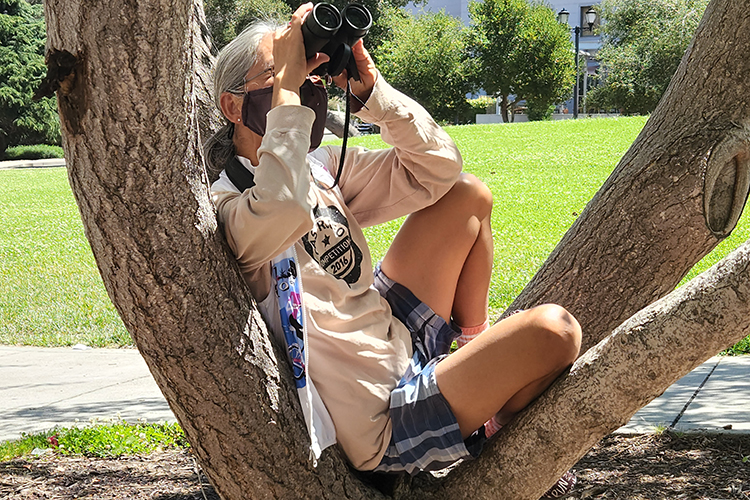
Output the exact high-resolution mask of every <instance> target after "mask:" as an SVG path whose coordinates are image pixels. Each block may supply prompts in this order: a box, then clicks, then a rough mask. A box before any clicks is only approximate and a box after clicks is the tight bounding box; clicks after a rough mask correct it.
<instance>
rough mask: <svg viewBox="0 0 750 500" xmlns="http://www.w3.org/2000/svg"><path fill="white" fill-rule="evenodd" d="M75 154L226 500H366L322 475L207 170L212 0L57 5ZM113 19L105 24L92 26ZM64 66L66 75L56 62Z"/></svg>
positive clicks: (139, 333)
mask: <svg viewBox="0 0 750 500" xmlns="http://www.w3.org/2000/svg"><path fill="white" fill-rule="evenodd" d="M45 8H46V19H47V23H48V33H49V38H48V44H49V45H48V46H49V47H50V49H51V51H52V52H51V53H50V62H51V63H54V61H58V60H64V59H65V57H64V54H65V53H66V52H67V53H69V54H72V55H73V56H74V57H73V58H72V60H73V61H74V64H73V65H72V67H71V68H69V69H72V70H73V73H72V74H71V76H69V77H68V78H67V80H64V81H63V82H62V83H61V88H60V90H59V91H58V96H59V110H60V119H61V126H62V129H63V137H64V140H63V146H64V148H65V156H66V159H67V165H68V173H69V179H70V183H71V186H72V188H73V192H74V194H75V196H76V200H77V202H78V206H79V208H80V211H81V216H82V218H83V222H84V226H85V230H86V236H87V238H88V240H89V242H90V244H91V248H92V250H93V253H94V257H95V258H96V262H97V265H98V267H99V270H100V272H101V274H102V278H103V279H104V283H105V285H106V288H107V292H108V294H109V296H110V298H111V299H112V302H113V303H114V304H115V306H116V307H117V310H118V312H119V313H120V316H121V317H122V319H123V321H124V323H125V325H126V327H127V328H128V331H129V332H130V333H131V335H132V336H133V339H134V340H135V343H136V345H137V347H138V349H139V351H140V352H141V353H142V354H143V357H144V358H145V360H146V362H147V364H148V366H149V368H150V370H151V373H152V374H153V376H154V378H155V380H156V382H157V384H158V385H159V387H160V388H161V390H162V392H163V393H164V396H165V398H166V399H167V401H168V402H169V404H170V407H171V409H172V410H173V412H174V414H175V416H176V417H177V420H178V421H179V422H180V424H181V425H182V427H183V429H184V430H185V433H186V434H187V436H188V439H189V440H190V442H191V444H192V445H193V448H194V450H195V451H196V453H197V455H198V458H199V460H200V463H201V465H202V466H203V468H204V470H205V471H206V473H207V474H208V476H209V477H210V478H211V481H212V483H213V484H214V486H215V487H216V490H217V491H218V493H219V494H220V495H221V496H222V498H225V499H241V498H242V499H244V498H254V499H255V498H258V499H260V498H278V497H285V498H289V497H295V496H296V497H298V498H331V499H339V498H363V497H366V496H367V497H370V496H372V495H373V494H372V492H371V491H369V489H367V488H366V487H364V486H363V485H362V484H361V483H360V482H358V481H353V480H352V478H351V477H350V473H349V471H348V469H347V467H346V465H345V464H344V462H343V461H342V460H341V458H340V457H339V455H338V454H336V453H327V454H326V455H325V456H324V457H323V459H322V460H321V462H320V464H319V466H318V467H317V468H313V467H312V465H311V463H310V462H309V461H308V450H307V443H308V442H309V441H308V437H307V432H306V430H305V426H304V421H303V418H302V413H301V410H300V408H299V402H298V400H297V395H296V391H295V390H294V384H293V382H291V381H292V380H293V378H292V376H291V373H290V372H289V370H288V368H287V365H286V363H285V362H284V361H282V362H281V363H278V362H277V360H278V359H281V360H285V355H284V354H283V353H282V352H280V351H279V352H277V351H275V350H274V349H273V347H272V345H271V343H270V340H269V336H268V335H267V334H266V331H265V328H264V326H263V324H262V320H261V319H260V316H259V315H258V313H257V312H256V310H255V307H254V304H252V300H251V296H250V294H249V293H248V290H247V289H246V286H245V285H244V282H243V281H242V279H241V277H240V275H239V271H238V269H237V267H236V265H235V264H234V258H233V257H232V256H231V252H230V251H229V250H228V247H227V245H226V244H225V242H224V238H223V236H222V234H221V232H220V231H219V230H218V227H217V221H216V217H215V213H214V209H213V206H212V203H211V201H210V198H209V194H208V189H207V179H206V173H205V169H204V168H203V164H202V158H201V142H200V141H201V138H205V137H207V134H206V133H205V132H202V128H201V127H200V124H201V122H202V121H204V120H203V118H205V121H208V117H210V113H207V114H203V113H202V112H201V109H211V108H212V107H213V104H212V103H211V100H210V98H209V95H210V93H209V92H208V89H207V85H208V82H209V80H210V79H209V76H208V74H207V69H208V65H209V64H210V62H211V61H210V56H209V51H208V49H207V46H206V40H205V39H204V38H203V37H204V36H205V33H207V31H206V27H205V22H204V20H203V19H202V9H201V7H200V4H198V3H192V2H189V1H188V2H186V1H184V0H174V1H171V2H170V1H162V2H155V1H153V2H149V1H142V2H128V1H122V2H114V3H113V2H87V1H85V0H48V1H47V2H46V4H45ZM94 19H96V20H106V21H104V22H98V21H97V22H92V21H91V20H94ZM52 66H54V64H52Z"/></svg>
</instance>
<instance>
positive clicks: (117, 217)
mask: <svg viewBox="0 0 750 500" xmlns="http://www.w3.org/2000/svg"><path fill="white" fill-rule="evenodd" d="M743 4H744V2H741V1H740V0H714V1H713V2H712V4H711V6H710V7H709V9H708V11H707V14H706V18H705V19H704V21H703V23H702V24H701V26H700V28H699V31H698V34H697V35H696V40H695V42H694V45H692V46H691V49H690V50H689V51H688V54H687V55H686V57H685V59H684V60H683V63H682V65H681V66H680V69H679V70H678V73H677V75H676V76H675V78H674V81H673V84H672V86H671V87H670V89H669V91H668V94H667V95H666V96H665V98H664V99H663V102H662V103H661V105H660V107H659V108H658V109H657V111H656V112H655V113H654V115H653V116H652V118H651V119H650V120H649V122H648V124H647V125H646V127H645V128H644V131H643V132H642V134H641V135H640V136H639V138H638V139H637V141H636V143H635V144H634V145H633V147H632V148H631V150H630V151H629V152H628V153H627V154H626V156H625V157H624V159H623V160H622V162H621V163H620V165H619V166H618V168H617V170H616V171H615V173H614V174H613V175H612V177H611V178H610V179H609V180H608V181H607V183H606V184H605V186H604V187H603V188H602V190H601V191H600V192H599V193H598V194H597V195H596V197H595V199H594V200H593V201H592V202H591V203H590V205H589V207H587V209H586V210H585V211H584V213H583V214H582V215H581V217H580V218H579V220H578V221H577V222H576V224H575V225H574V227H573V228H572V229H571V230H570V232H569V233H568V234H567V235H566V236H565V238H564V239H563V241H562V242H561V244H560V246H559V247H558V248H557V249H556V250H555V252H554V253H553V255H552V256H551V257H550V260H549V261H548V262H547V264H545V266H544V268H543V269H542V270H541V271H540V273H539V274H538V276H537V277H535V278H534V280H533V281H532V283H531V284H530V285H529V287H528V288H527V290H526V291H524V293H523V294H522V295H521V297H519V300H518V301H517V303H516V305H518V306H529V305H533V304H536V303H539V302H542V301H552V302H558V303H561V304H563V305H565V306H566V307H568V308H569V309H570V310H571V311H573V312H574V313H575V314H576V316H577V317H579V318H580V319H581V322H582V324H583V325H584V330H585V334H586V345H587V346H592V345H594V344H596V343H597V342H598V341H599V340H600V339H602V338H605V337H607V336H609V334H610V333H611V331H612V330H613V329H614V328H615V327H616V326H617V325H619V324H620V323H622V322H623V321H624V320H626V319H627V318H628V317H629V316H631V315H632V314H633V313H635V312H637V311H638V310H639V309H641V308H643V307H644V306H646V305H647V304H649V303H650V302H652V301H653V300H655V299H656V298H658V297H660V296H662V295H664V294H665V293H667V292H668V291H669V290H671V289H672V288H673V287H674V285H675V284H676V283H677V282H678V281H679V279H680V278H681V277H682V276H683V275H684V273H685V272H686V271H687V270H688V269H689V268H690V267H691V266H692V265H693V264H694V263H695V262H697V261H698V260H699V259H700V258H701V257H702V256H703V255H704V254H705V253H707V252H708V251H709V250H710V249H711V248H713V247H714V246H715V244H716V243H717V242H718V241H719V240H720V239H721V238H723V237H725V236H726V235H727V234H728V232H729V231H730V230H731V228H732V227H734V224H735V223H736V218H737V217H738V213H739V211H740V210H741V206H742V205H743V203H744V200H745V197H746V195H747V191H748V189H747V185H748V181H747V178H748V174H747V171H748V158H749V157H750V155H749V154H748V118H749V116H750V113H748V105H749V104H748V100H747V97H746V96H747V95H750V92H748V90H750V89H748V81H750V71H749V68H750V58H748V57H747V54H748V53H750V17H748V15H747V12H746V9H745V7H744V5H743ZM45 9H46V19H47V23H48V45H49V48H50V50H51V56H50V66H51V68H52V69H54V71H52V72H51V73H53V80H55V81H57V80H61V82H60V90H59V91H58V101H59V106H60V117H61V123H62V129H63V137H64V139H63V143H64V144H63V145H64V148H65V156H66V159H67V164H68V169H69V178H70V182H71V185H72V188H73V192H74V194H75V196H76V199H77V201H78V205H79V207H80V210H81V215H82V218H83V221H84V226H85V229H86V235H87V237H88V239H89V241H90V243H91V247H92V249H93V252H94V256H95V258H96V261H97V264H98V266H99V269H100V271H101V274H102V277H103V279H104V282H105V285H106V288H107V291H108V293H109V295H110V297H111V299H112V301H113V302H114V304H115V305H116V307H117V309H118V311H119V313H120V315H121V316H122V318H123V321H124V323H125V325H126V327H127V328H128V330H129V331H130V332H131V334H132V336H133V338H134V340H135V342H136V344H137V346H138V349H139V350H140V351H141V353H142V354H143V356H144V358H145V359H146V362H147V363H148V365H149V367H150V369H151V372H152V374H153V375H154V378H155V379H156V382H157V383H158V384H159V387H160V388H161V390H162V392H163V393H164V395H165V397H166V399H167V401H169V404H170V406H171V408H172V410H173V411H174V413H175V415H176V416H177V418H178V420H179V422H180V424H181V425H182V426H183V428H184V429H185V432H186V433H187V436H188V438H189V440H190V442H191V443H192V444H193V446H194V449H195V451H196V452H197V454H198V457H199V460H200V462H201V465H202V466H203V468H204V470H205V471H206V473H207V474H208V475H209V477H210V478H211V481H212V482H213V484H214V486H215V487H216V489H217V491H218V492H219V494H220V495H221V496H222V497H223V498H225V499H227V500H234V499H246V498H253V499H255V498H337V499H338V498H376V497H378V496H380V494H379V493H378V492H377V491H375V490H374V489H372V488H370V487H368V486H366V485H364V484H363V483H361V482H360V481H359V480H357V479H356V478H355V477H354V476H353V475H352V474H351V473H350V472H349V470H348V469H347V467H346V465H345V464H344V462H343V460H342V459H341V457H340V456H339V455H338V454H337V453H336V452H334V451H330V450H329V451H327V452H325V453H324V455H323V458H322V460H321V461H320V463H319V464H318V467H317V468H314V467H312V465H311V463H310V462H309V461H308V453H307V435H306V432H305V429H304V424H303V420H302V417H301V412H300V410H299V405H298V403H297V400H296V394H295V392H294V389H293V384H292V383H290V381H291V380H292V378H291V376H290V373H289V370H288V369H287V366H286V363H285V362H283V361H281V362H279V360H280V359H283V354H282V353H280V352H278V351H276V350H275V349H274V347H273V346H272V344H271V342H270V340H269V337H268V335H267V333H266V331H265V328H264V327H263V325H262V322H261V320H260V318H259V316H258V314H257V312H256V310H255V308H254V306H253V305H252V303H251V299H250V295H249V293H248V291H247V289H246V287H245V285H244V283H243V282H242V280H241V278H240V275H239V272H238V269H237V267H236V266H235V265H234V264H233V259H232V258H231V255H230V252H229V251H228V249H227V247H226V245H225V243H224V241H223V238H222V236H221V233H220V231H219V230H218V228H217V222H216V218H215V214H214V210H213V207H212V205H211V202H210V200H209V197H208V190H207V179H206V174H205V171H204V169H203V167H202V157H201V154H202V151H201V146H200V144H201V140H202V138H205V137H206V132H207V130H208V128H209V123H210V122H211V118H212V114H213V112H212V111H206V110H211V109H212V105H211V104H210V102H209V101H210V99H209V98H208V92H207V86H208V83H207V82H208V78H207V76H206V75H207V73H206V69H207V67H208V66H209V65H210V63H211V59H210V56H209V53H208V50H207V49H206V46H205V40H204V38H203V36H204V34H205V33H207V30H206V28H205V23H204V22H203V20H202V7H201V5H200V3H199V2H198V1H197V0H192V1H191V0H162V1H161V2H156V1H154V0H143V1H140V2H131V1H124V0H114V1H113V2H104V3H102V2H86V1H84V0H48V1H47V2H46V5H45ZM66 70H72V73H71V75H69V76H67V77H66V76H65V75H66V74H67V71H66ZM736 260H737V262H738V264H737V268H732V269H729V268H725V270H724V271H723V272H720V273H719V274H721V276H722V277H721V278H717V279H716V281H715V282H707V281H703V280H697V281H695V282H694V283H692V284H691V285H690V288H689V289H687V288H686V289H685V290H684V291H680V292H678V293H677V294H675V295H673V296H672V298H670V299H669V302H666V303H660V304H659V305H654V306H651V307H650V308H649V309H647V310H646V311H644V312H642V313H640V314H638V315H637V316H635V317H634V318H633V319H631V320H629V321H628V322H627V323H625V324H624V325H623V326H622V327H620V328H618V329H617V330H616V332H615V334H614V335H612V336H611V337H609V338H607V340H605V341H604V342H603V343H602V344H601V345H600V346H599V347H597V348H596V349H595V350H592V351H590V352H588V353H587V354H586V355H585V356H584V357H582V358H581V359H580V360H579V362H578V363H577V364H576V366H575V367H574V369H573V371H572V373H571V374H570V375H569V376H568V377H565V378H563V379H562V380H561V381H559V382H558V384H556V385H555V386H554V387H553V388H552V389H551V390H550V391H549V392H548V393H547V394H546V395H545V396H544V397H543V398H541V399H540V400H539V401H538V403H537V404H535V405H534V406H533V407H532V408H530V410H529V411H527V412H526V413H525V415H523V416H522V417H521V418H520V419H519V420H518V421H517V422H515V423H514V424H512V425H511V426H508V427H507V428H506V429H505V430H504V431H503V432H502V433H501V434H500V437H499V439H497V440H496V441H494V442H493V443H490V445H489V446H488V449H487V451H486V452H485V453H484V454H483V456H482V457H481V459H480V460H479V461H476V462H473V463H470V464H466V465H464V466H461V467H458V468H457V470H455V471H454V472H452V473H451V474H449V475H448V476H447V478H446V479H445V480H444V481H442V482H436V481H432V482H424V481H421V480H420V481H415V482H414V483H412V484H408V483H404V484H402V485H401V486H400V488H399V489H398V490H397V491H396V494H395V496H396V497H399V498H416V497H424V498H461V497H463V498H511V499H514V500H515V499H524V498H529V499H533V498H536V497H538V496H539V495H540V494H541V493H542V492H543V491H544V490H545V489H546V488H547V487H548V486H549V485H550V484H552V482H554V480H555V479H556V477H557V475H559V473H560V472H561V471H563V470H565V469H566V468H567V467H569V466H570V465H572V464H573V463H574V462H575V461H576V460H577V459H578V457H580V456H581V455H582V454H583V453H585V451H586V449H587V448H588V447H589V446H591V445H592V444H593V443H595V442H596V441H597V440H598V439H600V438H601V437H602V436H604V435H606V434H607V433H608V432H610V431H611V430H613V429H615V428H616V427H617V426H618V425H619V424H620V423H623V422H625V421H626V420H627V419H628V418H629V417H630V415H632V413H634V412H635V411H636V410H637V409H638V408H639V407H640V406H642V405H644V404H646V403H647V402H648V401H649V400H651V399H652V398H653V397H655V396H656V395H658V394H660V393H661V392H662V391H663V390H664V389H665V388H666V387H667V386H668V385H669V384H671V383H672V382H673V381H674V380H676V379H677V378H679V376H681V375H682V374H684V373H687V372H688V371H689V370H690V369H692V368H693V367H694V366H697V365H698V364H699V363H700V362H702V361H703V360H705V359H706V358H708V357H709V356H711V355H712V354H714V353H716V352H717V351H718V350H720V349H721V348H722V347H726V346H727V345H729V344H730V343H732V342H734V341H735V340H736V339H739V338H741V337H742V336H743V335H745V334H746V333H747V332H746V329H747V323H748V320H747V318H748V312H749V311H747V305H748V297H747V294H748V290H747V283H748V276H747V251H745V252H744V253H741V254H740V257H737V258H736ZM690 290H692V291H690ZM675 346H676V347H675ZM641 375H643V376H641Z"/></svg>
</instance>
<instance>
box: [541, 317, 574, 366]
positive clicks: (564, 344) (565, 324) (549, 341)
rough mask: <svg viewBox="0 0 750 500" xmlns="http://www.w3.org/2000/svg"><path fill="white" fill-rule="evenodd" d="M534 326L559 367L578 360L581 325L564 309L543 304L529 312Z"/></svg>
mask: <svg viewBox="0 0 750 500" xmlns="http://www.w3.org/2000/svg"><path fill="white" fill-rule="evenodd" d="M531 312H532V313H533V323H534V326H535V328H536V330H537V332H539V334H541V335H542V336H543V337H544V338H543V339H541V341H542V342H544V343H545V344H546V345H547V347H548V348H550V349H549V351H548V352H551V353H552V354H553V355H555V357H556V361H557V362H558V363H560V365H561V367H566V366H568V365H570V364H571V363H573V362H574V361H575V360H576V359H577V358H578V353H579V351H580V350H581V325H579V324H578V321H577V320H576V319H575V317H573V315H572V314H570V313H569V312H568V311H567V310H566V309H565V308H564V307H561V306H559V305H557V304H544V305H541V306H538V307H535V308H534V309H532V310H531Z"/></svg>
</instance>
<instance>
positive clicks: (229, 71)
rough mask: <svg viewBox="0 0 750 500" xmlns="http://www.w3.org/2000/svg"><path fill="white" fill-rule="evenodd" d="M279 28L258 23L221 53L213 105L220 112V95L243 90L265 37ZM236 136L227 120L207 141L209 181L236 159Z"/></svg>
mask: <svg viewBox="0 0 750 500" xmlns="http://www.w3.org/2000/svg"><path fill="white" fill-rule="evenodd" d="M280 27H281V25H280V24H279V23H278V22H276V21H271V20H259V21H256V22H254V23H252V24H251V25H249V26H248V27H247V28H245V29H244V30H243V31H242V33H240V34H239V35H237V37H236V38H235V39H234V40H232V41H231V42H229V43H228V44H227V45H226V46H224V47H223V48H222V49H221V50H220V51H219V54H218V56H217V58H216V65H215V66H214V75H213V84H214V96H213V97H214V104H215V105H216V107H217V108H218V109H219V111H221V94H223V93H224V92H227V91H229V90H233V89H237V88H242V87H243V85H244V83H245V75H247V72H248V70H249V69H250V68H251V67H252V66H253V65H254V64H255V63H256V62H257V60H258V46H259V45H260V42H261V41H262V40H263V37H265V36H266V35H267V34H268V33H271V32H273V31H276V30H277V29H278V28H280ZM233 136H234V123H232V122H230V121H229V120H228V119H225V123H224V125H222V127H221V128H220V129H219V130H217V131H216V133H214V135H212V136H211V137H209V139H208V140H207V141H206V142H205V144H204V151H205V154H206V162H207V164H208V165H207V166H208V174H209V177H210V178H216V177H218V174H219V172H221V170H222V169H223V168H224V164H225V163H226V162H227V161H228V160H229V159H230V158H231V157H232V156H234V154H235V149H234V142H233V141H232V137H233Z"/></svg>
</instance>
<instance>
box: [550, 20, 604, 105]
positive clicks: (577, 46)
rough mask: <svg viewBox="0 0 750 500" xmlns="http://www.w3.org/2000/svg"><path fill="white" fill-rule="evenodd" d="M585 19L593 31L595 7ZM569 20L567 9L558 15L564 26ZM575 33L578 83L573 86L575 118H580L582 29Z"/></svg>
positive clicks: (576, 29) (577, 27)
mask: <svg viewBox="0 0 750 500" xmlns="http://www.w3.org/2000/svg"><path fill="white" fill-rule="evenodd" d="M585 17H586V24H588V25H589V30H591V29H592V28H593V27H594V22H595V21H596V11H595V10H594V8H593V7H589V10H587V11H586V14H585ZM569 18H570V12H568V11H567V10H565V9H563V10H561V11H560V12H558V13H557V20H558V22H560V23H562V24H568V19H569ZM573 33H575V35H576V83H575V85H574V86H573V118H578V93H579V92H580V91H579V89H578V73H579V71H580V63H579V61H578V54H579V52H580V38H581V27H580V26H576V27H575V28H573Z"/></svg>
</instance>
